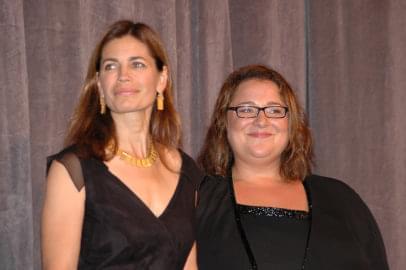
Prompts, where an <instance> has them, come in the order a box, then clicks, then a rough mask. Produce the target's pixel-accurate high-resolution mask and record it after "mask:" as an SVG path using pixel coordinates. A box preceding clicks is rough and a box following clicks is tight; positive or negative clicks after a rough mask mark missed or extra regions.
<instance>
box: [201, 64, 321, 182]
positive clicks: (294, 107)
mask: <svg viewBox="0 0 406 270" xmlns="http://www.w3.org/2000/svg"><path fill="white" fill-rule="evenodd" d="M253 79H255V80H269V81H272V82H274V83H275V84H276V85H277V86H278V88H279V91H280V92H279V93H280V96H281V98H282V100H283V101H284V102H285V103H286V105H287V106H288V108H289V111H288V121H289V142H288V145H287V147H286V149H285V150H284V151H283V152H282V154H281V167H280V173H281V176H282V177H284V179H287V180H294V179H301V180H303V179H304V178H305V176H306V175H309V174H311V168H312V164H313V149H312V144H313V143H312V136H311V133H310V129H309V127H308V123H307V119H306V116H305V114H304V111H303V109H302V107H301V106H300V104H299V102H298V99H297V97H296V95H295V93H294V91H293V90H292V88H291V87H290V85H289V83H288V82H287V81H286V80H285V79H284V78H283V76H282V75H281V74H279V73H278V72H277V71H275V70H273V69H271V68H269V67H266V66H263V65H249V66H245V67H242V68H240V69H238V70H236V71H234V72H233V73H231V74H230V75H229V76H228V77H227V79H226V80H225V82H224V84H223V85H222V87H221V90H220V93H219V95H218V98H217V101H216V104H215V107H214V111H213V114H212V118H211V122H210V126H209V129H208V131H207V134H206V138H205V141H204V143H203V147H202V149H201V151H200V154H199V156H198V159H197V162H198V164H199V165H200V167H201V168H202V169H203V170H205V171H206V173H207V174H209V175H221V176H226V174H227V171H228V169H229V167H230V166H231V165H232V164H233V161H234V154H233V151H232V149H231V147H230V144H229V142H228V140H227V109H228V107H229V105H230V103H231V101H232V99H233V97H234V94H235V92H236V90H237V88H238V86H239V85H240V84H241V83H242V82H245V81H248V80H253Z"/></svg>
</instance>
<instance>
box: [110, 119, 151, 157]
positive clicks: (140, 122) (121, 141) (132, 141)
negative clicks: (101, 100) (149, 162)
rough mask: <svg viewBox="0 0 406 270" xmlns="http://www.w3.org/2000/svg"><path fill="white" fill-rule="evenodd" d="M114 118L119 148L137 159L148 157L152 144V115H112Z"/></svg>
mask: <svg viewBox="0 0 406 270" xmlns="http://www.w3.org/2000/svg"><path fill="white" fill-rule="evenodd" d="M112 118H113V120H114V123H115V128H116V134H117V140H118V147H119V148H120V149H122V150H125V151H126V152H128V153H130V154H131V155H134V156H136V157H146V156H147V155H148V154H149V150H150V149H149V148H150V144H151V138H150V133H149V123H150V114H146V113H144V112H134V113H126V114H112Z"/></svg>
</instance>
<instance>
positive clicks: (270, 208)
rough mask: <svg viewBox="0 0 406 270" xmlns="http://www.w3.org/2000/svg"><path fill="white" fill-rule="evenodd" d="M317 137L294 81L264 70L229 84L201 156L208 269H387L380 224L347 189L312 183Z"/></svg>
mask: <svg viewBox="0 0 406 270" xmlns="http://www.w3.org/2000/svg"><path fill="white" fill-rule="evenodd" d="M312 158H313V156H312V138H311V134H310V130H309V127H308V125H307V122H306V118H305V115H304V112H303V110H302V108H301V107H300V105H299V102H298V100H297V98H296V96H295V93H294V92H293V90H292V88H291V87H290V85H289V84H288V82H287V81H286V80H285V79H284V78H283V77H282V75H280V74H279V73H278V72H276V71H275V70H272V69H270V68H268V67H266V66H261V65H252V66H246V67H242V68H240V69H238V70H236V71H235V72H233V73H231V74H230V75H229V76H228V78H227V79H226V81H225V82H224V84H223V86H222V88H221V90H220V93H219V96H218V98H217V102H216V105H215V108H214V112H213V116H212V120H211V124H210V127H209V130H208V132H207V136H206V140H205V142H204V146H203V149H202V152H201V154H200V157H199V163H200V165H201V166H202V167H203V168H204V169H205V171H206V173H207V174H208V176H207V177H206V178H205V180H204V181H203V183H202V185H201V187H200V189H199V200H198V206H197V214H198V237H197V247H198V248H197V250H198V265H199V269H200V270H216V269H219V270H220V269H233V270H239V269H241V270H246V269H261V270H263V269H278V270H288V269H289V270H300V269H311V270H319V269H320V270H324V269H329V270H333V269H334V270H342V269H346V270H348V269H354V270H355V269H357V270H359V269H369V270H387V269H388V265H387V261H386V255H385V249H384V245H383V242H382V238H381V235H380V232H379V229H378V227H377V224H376V222H375V220H374V218H373V216H372V214H371V212H370V211H369V209H368V208H367V206H366V205H365V203H364V202H363V201H362V200H361V198H360V197H359V196H358V195H357V194H356V193H355V192H354V191H353V190H352V189H351V188H350V187H348V186H347V185H346V184H344V183H343V182H341V181H339V180H335V179H331V178H327V177H321V176H317V175H312V174H311V169H312Z"/></svg>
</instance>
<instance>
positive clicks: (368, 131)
mask: <svg viewBox="0 0 406 270" xmlns="http://www.w3.org/2000/svg"><path fill="white" fill-rule="evenodd" d="M404 14H406V2H405V1H403V0H384V1H381V0H357V1H352V0H343V1H340V0H328V1H326V0H297V1H284V0H256V1H244V0H222V1H217V0H207V1H193V0H168V1H151V0H137V1H134V0H120V1H108V0H102V1H99V0H56V1H51V0H24V1H23V0H15V1H8V0H0V59H1V65H0V262H1V266H0V268H1V269H40V268H41V264H40V248H39V247H40V241H39V229H40V214H41V207H42V200H43V195H44V187H45V157H46V156H47V155H49V154H51V153H55V152H56V151H58V150H59V149H60V148H61V146H62V141H63V139H64V134H65V131H66V127H67V123H68V120H69V117H70V116H71V114H72V110H73V107H74V105H75V103H76V102H77V100H78V97H79V90H80V86H81V84H82V83H83V80H84V76H85V72H86V68H87V63H88V60H89V57H90V53H91V51H92V49H93V47H94V46H95V44H96V42H97V41H98V40H99V39H100V37H101V35H102V33H103V32H104V31H105V29H106V27H107V26H108V25H110V24H111V23H113V22H114V21H116V20H118V19H131V20H134V21H142V22H145V23H147V24H149V25H151V26H152V27H153V28H154V29H156V30H157V31H158V32H159V34H160V36H161V37H162V40H163V41H164V43H165V46H166V48H167V49H168V52H169V56H170V60H171V64H172V72H173V73H172V74H173V78H174V81H175V100H176V107H177V109H178V111H179V112H180V115H181V117H182V125H183V135H184V136H183V149H184V150H185V151H186V152H188V153H190V154H191V155H193V156H196V154H197V152H198V151H199V148H200V146H201V145H202V141H203V138H204V135H205V131H206V129H207V125H208V123H209V120H210V114H211V111H212V109H213V106H214V102H215V99H216V97H217V94H218V91H219V89H220V86H221V84H222V82H223V81H224V79H225V77H226V76H227V75H228V74H229V73H230V72H231V71H232V70H234V69H236V68H238V67H240V66H243V65H247V64H252V63H262V64H266V65H269V66H271V67H273V68H275V69H277V70H278V71H280V72H281V73H282V74H283V75H284V76H285V77H286V78H287V80H288V81H289V82H290V83H291V84H292V86H293V88H294V89H295V90H296V91H297V93H298V96H299V98H300V100H301V101H302V103H303V106H304V107H305V108H306V111H307V113H308V115H309V122H310V125H311V128H312V131H313V134H314V137H315V150H316V160H317V167H316V169H315V172H317V173H320V174H323V175H327V176H331V177H336V178H340V179H342V180H343V181H345V182H347V183H348V184H349V185H351V186H352V187H353V188H354V189H355V190H356V191H357V192H358V193H359V194H360V195H361V196H362V198H363V199H364V200H365V201H366V203H367V204H368V205H369V207H370V208H371V210H372V212H373V214H374V215H375V217H376V219H377V221H378V224H379V226H380V228H381V231H382V234H383V237H384V240H385V245H386V248H387V252H388V257H389V262H390V266H391V269H393V270H402V269H404V268H405V267H406V256H404V254H406V234H405V233H404V231H405V229H406V228H405V224H406V214H405V210H404V205H406V196H405V195H406V184H405V179H406V166H405V165H406V121H405V120H404V115H406V106H405V105H404V104H405V103H406V91H405V88H406V76H405V75H404V74H405V73H406V49H405V48H406V31H405V29H406V18H405V16H404Z"/></svg>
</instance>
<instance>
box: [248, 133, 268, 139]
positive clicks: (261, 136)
mask: <svg viewBox="0 0 406 270" xmlns="http://www.w3.org/2000/svg"><path fill="white" fill-rule="evenodd" d="M248 136H251V137H254V138H268V137H270V136H272V134H271V133H268V132H253V133H248Z"/></svg>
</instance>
